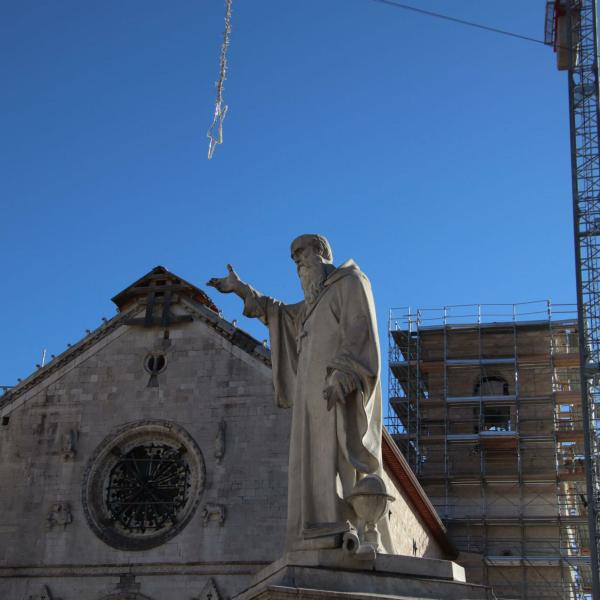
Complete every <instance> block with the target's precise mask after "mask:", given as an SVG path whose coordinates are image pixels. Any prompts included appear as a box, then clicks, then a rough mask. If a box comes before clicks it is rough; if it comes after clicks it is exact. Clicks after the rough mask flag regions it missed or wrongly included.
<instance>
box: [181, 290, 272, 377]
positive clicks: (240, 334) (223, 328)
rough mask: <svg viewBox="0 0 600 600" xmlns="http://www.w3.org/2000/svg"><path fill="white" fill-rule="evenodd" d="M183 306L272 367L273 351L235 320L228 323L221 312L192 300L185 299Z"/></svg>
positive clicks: (233, 342)
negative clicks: (239, 325)
mask: <svg viewBox="0 0 600 600" xmlns="http://www.w3.org/2000/svg"><path fill="white" fill-rule="evenodd" d="M182 304H183V307H184V310H185V309H187V310H193V311H194V312H195V313H196V314H197V315H198V317H200V319H201V320H202V321H204V322H205V323H206V324H207V325H209V326H210V327H212V328H213V329H214V330H215V331H217V332H218V333H219V334H220V335H221V336H223V337H224V338H225V339H227V340H228V341H229V342H231V343H232V344H233V345H234V346H237V347H239V348H240V349H242V350H244V351H245V352H247V353H248V354H251V355H253V356H255V357H256V358H258V359H259V360H261V361H262V362H264V363H265V364H267V365H269V366H271V351H270V350H269V348H268V347H267V346H266V344H265V343H264V342H260V341H258V340H257V339H256V338H255V337H253V336H252V335H250V334H249V333H248V332H246V331H244V330H243V329H241V328H240V327H238V325H237V323H236V322H235V320H234V321H228V320H227V319H225V318H224V317H223V314H222V313H221V312H218V313H215V312H214V311H212V310H209V309H207V308H206V306H205V305H204V304H203V303H201V302H198V301H197V300H194V299H192V298H183V302H182Z"/></svg>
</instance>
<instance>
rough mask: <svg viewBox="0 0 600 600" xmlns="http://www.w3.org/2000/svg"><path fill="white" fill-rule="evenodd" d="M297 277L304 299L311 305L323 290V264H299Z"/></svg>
mask: <svg viewBox="0 0 600 600" xmlns="http://www.w3.org/2000/svg"><path fill="white" fill-rule="evenodd" d="M298 276H299V277H300V285H302V291H303V292H304V299H305V300H306V302H307V303H308V304H313V303H314V302H315V301H316V299H317V297H318V296H319V294H320V293H321V290H322V289H323V282H324V281H325V277H326V272H325V269H324V267H323V263H322V262H320V261H315V262H313V263H308V264H307V263H303V264H301V265H300V266H299V267H298Z"/></svg>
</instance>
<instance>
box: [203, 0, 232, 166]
mask: <svg viewBox="0 0 600 600" xmlns="http://www.w3.org/2000/svg"><path fill="white" fill-rule="evenodd" d="M231 2H232V0H225V30H224V31H223V43H222V44H221V55H220V58H219V67H220V70H219V79H218V80H217V82H216V83H215V85H216V88H217V98H216V100H215V114H214V117H213V121H212V124H211V126H210V127H209V128H208V132H207V133H206V136H207V137H208V139H209V142H208V159H209V160H210V159H211V158H212V157H213V154H214V152H215V148H216V147H217V144H222V143H223V121H224V120H225V116H226V115H227V109H228V106H227V105H226V104H225V103H224V102H223V84H224V83H225V79H227V49H228V48H229V36H230V34H231Z"/></svg>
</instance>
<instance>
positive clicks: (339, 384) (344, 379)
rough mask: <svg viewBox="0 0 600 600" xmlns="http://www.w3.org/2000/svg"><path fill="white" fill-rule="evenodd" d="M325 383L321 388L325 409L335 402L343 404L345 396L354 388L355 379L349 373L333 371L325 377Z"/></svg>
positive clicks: (328, 408) (331, 406)
mask: <svg viewBox="0 0 600 600" xmlns="http://www.w3.org/2000/svg"><path fill="white" fill-rule="evenodd" d="M326 381H327V385H326V386H325V389H324V390H323V398H325V400H326V401H327V410H331V409H332V408H333V407H334V406H335V404H336V402H339V403H340V404H344V403H345V402H346V396H348V395H349V394H351V393H352V392H353V391H354V390H355V389H356V380H355V378H354V377H353V376H352V375H350V374H349V373H345V372H344V371H338V370H337V369H336V370H335V371H333V372H332V373H331V374H330V375H329V376H328V377H327V380H326Z"/></svg>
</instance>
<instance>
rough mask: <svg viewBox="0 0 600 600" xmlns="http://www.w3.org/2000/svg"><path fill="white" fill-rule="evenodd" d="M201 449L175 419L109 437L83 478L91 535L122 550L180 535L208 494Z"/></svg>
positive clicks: (143, 547) (151, 545)
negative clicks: (204, 492) (205, 494)
mask: <svg viewBox="0 0 600 600" xmlns="http://www.w3.org/2000/svg"><path fill="white" fill-rule="evenodd" d="M205 480H206V471H205V465H204V458H203V456H202V452H201V451H200V448H199V447H198V445H197V444H196V442H195V441H194V439H193V438H192V436H191V435H190V434H189V433H188V432H187V431H186V430H185V429H184V428H183V427H181V426H179V425H177V424H175V423H172V422H170V421H158V420H156V421H137V422H133V423H128V424H126V425H124V426H122V427H120V428H119V429H117V430H116V431H114V432H113V433H111V434H110V435H109V436H107V437H106V438H105V439H104V440H103V441H102V442H101V443H100V445H99V446H98V448H97V449H96V450H95V452H94V453H93V455H92V456H91V458H90V460H89V461H88V464H87V466H86V470H85V473H84V477H83V488H82V496H81V499H82V504H83V510H84V514H85V516H86V519H87V521H88V523H89V525H90V528H91V529H92V531H93V532H94V533H95V534H96V535H97V536H98V537H99V538H100V539H101V540H102V541H103V542H105V543H106V544H108V545H109V546H112V547H113V548H119V549H121V550H147V549H149V548H154V547H156V546H159V545H161V544H163V543H164V542H166V541H167V540H169V539H171V538H172V537H174V536H175V535H177V534H178V533H179V532H180V531H181V530H182V529H183V528H184V527H185V526H186V525H187V523H188V522H189V521H190V519H191V518H192V516H193V514H194V512H195V511H196V509H197V507H198V504H199V502H200V499H201V497H202V493H203V491H204V486H205Z"/></svg>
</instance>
